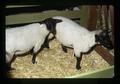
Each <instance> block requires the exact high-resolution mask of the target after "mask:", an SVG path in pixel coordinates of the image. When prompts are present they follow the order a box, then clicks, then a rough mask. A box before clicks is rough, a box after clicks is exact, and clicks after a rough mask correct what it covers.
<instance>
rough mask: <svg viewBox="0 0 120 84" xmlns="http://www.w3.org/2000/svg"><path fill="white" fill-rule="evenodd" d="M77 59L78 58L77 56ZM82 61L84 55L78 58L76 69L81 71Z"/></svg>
mask: <svg viewBox="0 0 120 84" xmlns="http://www.w3.org/2000/svg"><path fill="white" fill-rule="evenodd" d="M74 55H75V54H74ZM75 57H76V56H75ZM81 59H82V55H81V56H80V57H76V60H77V61H76V69H77V70H79V69H81V66H80V62H81Z"/></svg>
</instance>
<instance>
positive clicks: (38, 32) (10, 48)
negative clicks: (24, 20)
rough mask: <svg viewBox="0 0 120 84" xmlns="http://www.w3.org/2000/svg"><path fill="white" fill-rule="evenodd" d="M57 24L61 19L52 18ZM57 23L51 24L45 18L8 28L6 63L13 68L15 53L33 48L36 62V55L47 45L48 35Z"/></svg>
mask: <svg viewBox="0 0 120 84" xmlns="http://www.w3.org/2000/svg"><path fill="white" fill-rule="evenodd" d="M53 21H54V24H57V23H59V22H61V20H55V19H54V20H52V19H50V22H53ZM54 26H55V25H51V24H49V21H47V20H43V21H41V22H40V23H32V24H28V25H25V26H21V27H13V28H8V29H6V63H7V64H8V67H9V68H11V61H12V59H13V57H14V55H21V54H24V53H26V52H29V51H31V50H32V55H33V58H32V63H33V64H34V63H36V61H35V59H36V55H37V53H38V51H39V50H40V49H41V47H43V44H44V47H47V48H49V45H48V36H49V34H50V32H51V28H52V27H54Z"/></svg>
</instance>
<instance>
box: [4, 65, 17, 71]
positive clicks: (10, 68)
mask: <svg viewBox="0 0 120 84" xmlns="http://www.w3.org/2000/svg"><path fill="white" fill-rule="evenodd" d="M6 69H7V71H9V70H15V68H13V67H11V63H6Z"/></svg>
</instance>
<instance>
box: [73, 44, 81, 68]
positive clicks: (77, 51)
mask: <svg viewBox="0 0 120 84" xmlns="http://www.w3.org/2000/svg"><path fill="white" fill-rule="evenodd" d="M74 56H75V57H76V69H77V70H79V69H81V67H80V63H81V59H82V54H81V51H80V46H78V45H77V44H76V45H74Z"/></svg>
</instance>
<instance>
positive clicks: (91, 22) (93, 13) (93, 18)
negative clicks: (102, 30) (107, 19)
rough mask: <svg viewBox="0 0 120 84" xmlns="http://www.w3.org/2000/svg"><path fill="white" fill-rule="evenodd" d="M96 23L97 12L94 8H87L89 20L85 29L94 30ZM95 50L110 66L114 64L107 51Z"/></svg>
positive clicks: (98, 47)
mask: <svg viewBox="0 0 120 84" xmlns="http://www.w3.org/2000/svg"><path fill="white" fill-rule="evenodd" d="M96 23H97V11H96V6H90V8H89V18H88V25H87V28H88V29H89V30H95V29H96ZM95 50H96V52H97V53H98V54H100V55H101V56H102V58H103V59H105V60H106V61H107V62H108V63H109V64H110V65H113V64H114V58H113V56H112V55H111V54H110V53H109V52H108V50H106V49H104V48H103V47H102V46H96V47H95Z"/></svg>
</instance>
